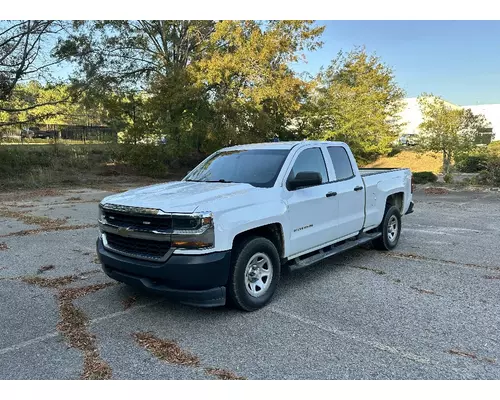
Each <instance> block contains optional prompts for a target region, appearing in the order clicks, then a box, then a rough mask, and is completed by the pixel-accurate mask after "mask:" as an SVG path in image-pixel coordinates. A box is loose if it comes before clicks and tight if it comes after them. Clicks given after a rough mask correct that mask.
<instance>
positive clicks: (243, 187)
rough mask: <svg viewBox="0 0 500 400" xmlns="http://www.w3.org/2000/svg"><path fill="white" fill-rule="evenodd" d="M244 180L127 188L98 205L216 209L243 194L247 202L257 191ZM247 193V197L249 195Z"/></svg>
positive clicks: (170, 210)
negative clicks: (240, 181)
mask: <svg viewBox="0 0 500 400" xmlns="http://www.w3.org/2000/svg"><path fill="white" fill-rule="evenodd" d="M261 190H265V189H261V188H256V187H254V186H252V185H249V184H247V183H219V182H186V181H182V182H169V183H162V184H158V185H152V186H146V187H142V188H138V189H132V190H128V191H126V192H124V193H119V194H115V195H112V196H108V197H106V198H104V199H103V200H102V201H101V204H104V203H110V204H116V205H122V206H133V207H146V208H157V209H160V210H162V211H164V212H185V213H192V212H195V211H217V209H218V208H219V207H220V206H222V204H221V203H226V202H225V201H222V200H229V199H234V198H235V197H244V198H246V199H247V201H251V200H250V199H251V198H253V197H254V193H256V192H260V191H261ZM248 195H250V196H248Z"/></svg>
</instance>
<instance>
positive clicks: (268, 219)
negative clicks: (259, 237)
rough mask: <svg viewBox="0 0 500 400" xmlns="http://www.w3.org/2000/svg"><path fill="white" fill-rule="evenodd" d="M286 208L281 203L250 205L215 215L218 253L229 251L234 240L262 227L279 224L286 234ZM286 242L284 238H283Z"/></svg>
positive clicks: (287, 229) (287, 228)
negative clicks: (242, 234)
mask: <svg viewBox="0 0 500 400" xmlns="http://www.w3.org/2000/svg"><path fill="white" fill-rule="evenodd" d="M286 212H287V206H286V204H285V203H283V202H272V203H271V202H270V203H260V204H252V205H249V206H245V207H242V208H238V209H233V210H230V211H226V212H223V213H220V214H219V215H216V216H215V217H216V221H217V223H216V230H215V241H216V247H217V250H218V251H223V250H230V249H232V247H233V241H234V238H235V237H236V236H237V235H238V234H240V233H242V232H246V231H249V230H251V229H254V228H258V227H261V226H264V225H269V224H275V223H279V224H280V225H281V226H282V229H283V232H284V233H285V232H288V231H289V227H288V220H287V218H286ZM285 240H286V238H285Z"/></svg>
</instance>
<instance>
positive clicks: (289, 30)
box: [193, 21, 324, 145]
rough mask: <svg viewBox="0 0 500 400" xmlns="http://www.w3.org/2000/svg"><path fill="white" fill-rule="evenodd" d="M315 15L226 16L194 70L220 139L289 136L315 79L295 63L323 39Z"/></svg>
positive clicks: (235, 140)
mask: <svg viewBox="0 0 500 400" xmlns="http://www.w3.org/2000/svg"><path fill="white" fill-rule="evenodd" d="M323 30H324V27H321V26H314V24H313V21H268V22H257V21H221V22H218V23H217V24H216V26H215V32H214V33H213V34H212V35H211V36H210V44H209V47H208V49H207V54H206V56H205V57H204V58H202V59H201V60H200V61H199V62H198V63H197V64H195V65H193V70H194V71H195V73H196V74H197V77H198V83H199V85H201V86H202V87H204V89H205V91H206V92H207V93H208V94H209V99H210V104H211V107H212V109H213V110H214V112H213V117H214V119H213V120H212V121H213V123H212V124H213V125H212V130H213V132H214V133H215V134H216V135H217V138H214V139H215V143H216V144H217V145H225V144H227V143H245V142H252V141H265V140H269V139H270V138H272V137H274V136H275V135H278V136H280V137H281V138H282V139H287V138H288V137H289V136H290V124H291V122H292V121H293V119H294V118H295V117H296V115H297V113H298V112H299V110H300V108H301V106H302V103H303V101H304V99H305V98H306V95H307V93H308V91H309V90H310V89H311V84H310V83H307V82H305V81H304V80H303V79H301V78H300V77H299V76H297V75H296V74H295V73H294V72H293V71H292V69H291V68H290V64H291V63H297V62H299V61H301V60H302V59H303V56H302V55H301V53H302V52H303V51H305V50H310V51H311V50H315V49H316V48H318V47H319V46H321V45H322V43H321V42H320V41H319V37H320V35H321V33H322V32H323Z"/></svg>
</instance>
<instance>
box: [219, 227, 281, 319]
mask: <svg viewBox="0 0 500 400" xmlns="http://www.w3.org/2000/svg"><path fill="white" fill-rule="evenodd" d="M258 253H261V254H264V255H266V256H267V257H268V260H269V261H270V263H271V268H272V275H271V278H270V282H268V281H267V279H266V286H265V288H266V289H265V291H264V292H263V294H258V293H257V294H256V296H258V297H255V296H253V295H251V294H250V293H249V290H251V289H250V288H249V289H247V287H246V283H245V280H246V278H245V276H246V269H247V264H248V263H249V262H250V260H251V259H252V258H253V257H254V256H256V255H257V254H258ZM257 258H259V257H257ZM263 259H264V258H260V260H263ZM266 265H267V263H266ZM268 268H269V267H268ZM280 273H281V263H280V257H279V254H278V251H277V250H276V247H275V246H274V244H273V242H271V241H270V240H269V239H266V238H263V237H258V236H251V237H248V238H245V239H243V240H242V241H241V242H240V243H238V245H237V246H236V249H235V253H234V256H233V261H232V265H231V274H230V277H229V283H228V285H227V289H228V303H229V305H231V306H233V307H236V308H239V309H240V310H243V311H255V310H258V309H259V308H262V307H264V306H265V305H266V304H267V303H269V301H271V298H272V297H273V295H274V292H275V291H276V288H277V286H278V282H279V279H280ZM264 278H266V277H263V278H262V281H264ZM267 285H269V286H267ZM254 287H257V288H258V286H254Z"/></svg>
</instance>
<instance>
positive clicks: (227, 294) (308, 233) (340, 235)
mask: <svg viewBox="0 0 500 400" xmlns="http://www.w3.org/2000/svg"><path fill="white" fill-rule="evenodd" d="M412 192H413V186H412V175H411V172H410V170H409V169H379V170H377V169H359V168H358V166H357V164H356V161H355V159H354V157H353V155H352V152H351V150H350V149H349V147H348V146H347V145H346V144H345V143H341V142H319V141H301V142H277V143H276V142H275V143H263V144H249V145H243V146H234V147H228V148H224V149H222V150H219V151H217V152H215V153H214V154H212V155H211V156H209V157H208V158H206V159H205V160H204V161H203V162H201V163H200V164H199V165H198V166H197V167H196V168H195V169H194V170H192V171H191V172H190V173H188V175H187V176H186V177H185V178H184V179H183V180H182V181H179V182H168V183H164V184H158V185H153V186H148V187H144V188H138V189H134V190H130V191H127V192H124V193H121V194H115V195H112V196H109V197H106V198H105V199H103V200H102V201H101V203H100V205H99V228H100V233H99V238H98V240H97V252H98V255H99V258H100V261H101V263H102V267H103V270H104V271H105V273H106V274H107V275H108V276H109V277H111V278H113V279H115V280H117V281H121V282H124V283H126V284H130V285H135V286H139V287H143V288H146V289H149V290H152V291H155V292H159V293H163V294H165V295H166V296H168V297H170V298H172V299H175V300H178V301H180V302H182V303H185V304H191V305H198V306H207V307H210V306H221V305H225V304H226V300H227V301H228V302H229V303H230V304H232V305H234V306H236V307H237V308H240V309H242V310H246V311H253V310H257V309H259V308H261V307H263V306H264V305H265V304H267V303H268V302H269V301H270V300H271V298H272V296H273V294H274V293H275V291H276V288H277V286H278V281H279V279H280V273H281V271H282V269H284V268H289V269H292V270H293V269H295V268H300V267H304V266H307V265H310V264H313V263H315V262H317V261H319V260H321V259H323V258H326V257H330V256H332V255H334V254H337V253H339V252H342V251H345V250H347V249H350V248H352V247H355V246H357V245H360V244H362V243H366V242H369V241H372V242H373V244H374V247H376V248H378V249H381V250H390V249H392V248H394V247H395V246H396V245H397V243H398V240H399V235H400V233H401V216H402V215H405V214H408V213H410V212H412V211H413V201H412Z"/></svg>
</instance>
